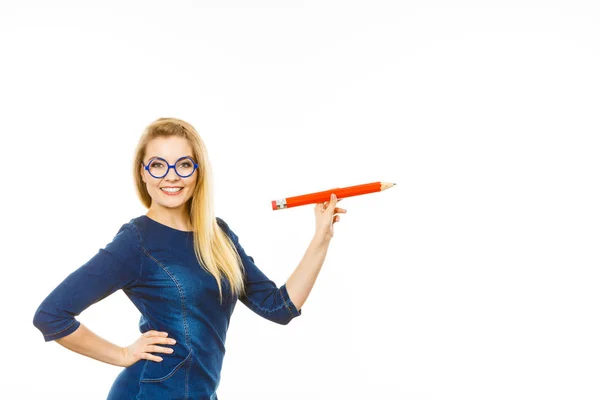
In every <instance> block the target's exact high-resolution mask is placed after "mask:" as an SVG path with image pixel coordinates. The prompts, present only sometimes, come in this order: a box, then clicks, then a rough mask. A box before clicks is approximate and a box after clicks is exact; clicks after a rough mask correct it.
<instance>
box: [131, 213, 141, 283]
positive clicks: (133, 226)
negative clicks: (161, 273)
mask: <svg viewBox="0 0 600 400" xmlns="http://www.w3.org/2000/svg"><path fill="white" fill-rule="evenodd" d="M127 225H131V226H132V228H133V230H134V231H135V233H136V235H137V237H138V246H139V247H140V250H141V249H143V248H144V247H143V246H142V235H140V232H139V231H138V228H137V226H135V224H134V223H132V222H131V221H130V222H129V223H128V224H127ZM143 267H144V257H140V274H139V275H138V277H137V279H136V280H135V282H133V283H132V286H133V285H136V284H137V283H138V281H139V280H140V278H141V277H142V270H143Z"/></svg>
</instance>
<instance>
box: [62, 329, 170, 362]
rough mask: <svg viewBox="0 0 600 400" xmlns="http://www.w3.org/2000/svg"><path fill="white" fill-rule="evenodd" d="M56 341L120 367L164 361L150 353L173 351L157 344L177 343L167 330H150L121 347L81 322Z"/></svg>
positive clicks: (77, 351) (85, 354)
mask: <svg viewBox="0 0 600 400" xmlns="http://www.w3.org/2000/svg"><path fill="white" fill-rule="evenodd" d="M56 342H57V343H58V344H60V345H61V346H63V347H66V348H67V349H69V350H72V351H74V352H76V353H79V354H82V355H84V356H87V357H90V358H93V359H95V360H98V361H102V362H105V363H107V364H112V365H117V366H119V367H128V366H130V365H132V364H134V363H136V362H137V361H139V360H140V359H147V360H151V361H156V362H160V361H162V357H160V356H155V355H153V354H150V353H151V352H155V353H156V352H158V353H167V354H170V353H172V352H173V349H171V348H169V347H162V346H156V344H159V343H160V344H175V339H171V338H167V332H158V331H148V332H145V333H144V334H143V335H142V336H141V337H140V338H139V339H138V340H136V341H135V342H134V343H133V344H132V345H131V346H128V347H121V346H117V345H116V344H113V343H111V342H109V341H108V340H105V339H103V338H101V337H100V336H98V335H96V334H95V333H94V332H92V331H91V330H89V329H88V328H87V327H86V326H84V325H83V324H80V325H79V328H77V330H76V331H75V332H73V333H71V334H70V335H67V336H64V337H62V338H60V339H56Z"/></svg>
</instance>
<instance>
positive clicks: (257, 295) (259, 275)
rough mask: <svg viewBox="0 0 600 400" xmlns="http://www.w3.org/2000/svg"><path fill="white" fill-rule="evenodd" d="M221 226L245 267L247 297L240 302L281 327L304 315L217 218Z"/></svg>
mask: <svg viewBox="0 0 600 400" xmlns="http://www.w3.org/2000/svg"><path fill="white" fill-rule="evenodd" d="M217 220H218V221H219V225H220V226H221V227H222V228H223V229H224V231H225V232H226V233H227V235H228V236H229V237H230V238H231V239H232V241H233V243H234V244H235V247H236V249H237V251H238V254H239V255H240V258H241V259H242V263H243V265H244V285H245V291H246V293H245V295H243V296H241V297H240V298H239V300H240V301H241V302H242V303H243V304H244V305H246V306H247V307H248V308H249V309H251V310H252V311H253V312H255V313H256V314H258V315H260V316H261V317H263V318H266V319H268V320H270V321H273V322H275V323H278V324H281V325H287V324H288V323H289V322H290V321H291V320H292V319H294V318H295V317H297V316H300V315H302V310H298V309H297V308H296V306H295V305H294V303H293V302H292V300H291V299H290V296H289V294H288V291H287V287H286V285H285V284H283V285H282V286H281V287H278V286H277V285H276V284H275V283H274V282H273V281H272V280H270V279H269V278H268V277H267V276H266V275H265V274H264V273H263V272H262V271H261V270H260V269H259V268H258V266H257V265H256V264H255V262H254V258H252V257H251V256H249V255H248V254H246V252H245V250H244V248H243V247H242V245H241V244H240V241H239V237H238V236H237V235H236V234H235V233H234V232H233V231H232V230H231V228H229V225H228V224H226V223H225V221H223V220H222V219H220V218H217Z"/></svg>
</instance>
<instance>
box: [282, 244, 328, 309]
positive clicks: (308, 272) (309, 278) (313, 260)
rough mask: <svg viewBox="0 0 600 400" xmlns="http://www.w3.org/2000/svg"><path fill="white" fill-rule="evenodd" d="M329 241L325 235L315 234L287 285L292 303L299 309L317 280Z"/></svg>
mask: <svg viewBox="0 0 600 400" xmlns="http://www.w3.org/2000/svg"><path fill="white" fill-rule="evenodd" d="M329 241H330V239H327V238H326V237H325V235H322V234H315V236H314V237H313V238H312V240H311V242H310V244H309V245H308V248H307V249H306V252H305V253H304V256H303V257H302V260H300V264H298V266H297V267H296V269H295V270H294V272H292V274H291V275H290V277H289V278H288V280H287V282H286V283H285V285H286V287H287V290H288V294H289V296H290V299H291V301H292V302H293V303H294V304H295V305H296V307H298V308H302V306H303V305H304V302H305V301H306V299H307V298H308V295H309V294H310V291H311V290H312V288H313V286H314V284H315V281H316V280H317V276H318V275H319V272H320V271H321V267H322V266H323V262H324V261H325V256H326V255H327V249H328V248H329Z"/></svg>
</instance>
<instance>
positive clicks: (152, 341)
mask: <svg viewBox="0 0 600 400" xmlns="http://www.w3.org/2000/svg"><path fill="white" fill-rule="evenodd" d="M175 343H177V340H175V339H173V338H166V337H153V338H150V339H148V341H147V344H175Z"/></svg>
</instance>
